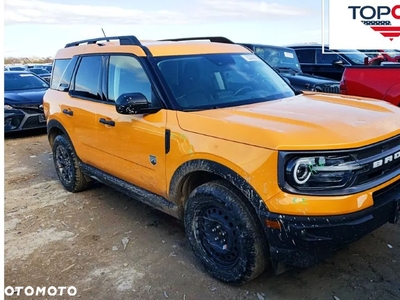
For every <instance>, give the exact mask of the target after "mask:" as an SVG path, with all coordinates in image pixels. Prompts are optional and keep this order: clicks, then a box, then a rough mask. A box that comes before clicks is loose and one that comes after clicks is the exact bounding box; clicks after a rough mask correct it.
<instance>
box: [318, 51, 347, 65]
mask: <svg viewBox="0 0 400 300" xmlns="http://www.w3.org/2000/svg"><path fill="white" fill-rule="evenodd" d="M316 51H317V64H324V65H331V64H332V63H333V62H334V61H337V60H340V59H341V58H340V56H339V55H337V54H336V53H335V52H332V51H329V50H325V51H324V52H325V53H322V50H321V49H317V50H316Z"/></svg>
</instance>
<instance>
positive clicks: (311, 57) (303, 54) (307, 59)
mask: <svg viewBox="0 0 400 300" xmlns="http://www.w3.org/2000/svg"><path fill="white" fill-rule="evenodd" d="M296 54H297V57H298V59H299V62H300V63H301V64H303V63H306V64H307V63H308V64H313V63H315V50H313V49H299V50H297V49H296Z"/></svg>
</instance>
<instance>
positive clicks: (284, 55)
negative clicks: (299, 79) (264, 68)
mask: <svg viewBox="0 0 400 300" xmlns="http://www.w3.org/2000/svg"><path fill="white" fill-rule="evenodd" d="M254 52H255V53H256V54H257V55H258V56H260V57H261V58H262V59H264V60H265V61H266V62H267V63H268V64H269V65H270V66H272V67H274V68H276V69H278V70H279V69H283V70H284V69H291V70H294V71H296V72H301V69H300V63H299V60H298V59H297V55H296V52H295V51H294V50H293V49H285V48H282V49H281V48H274V47H263V46H256V47H255V51H254Z"/></svg>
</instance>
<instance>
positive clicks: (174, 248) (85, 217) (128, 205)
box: [5, 131, 400, 300]
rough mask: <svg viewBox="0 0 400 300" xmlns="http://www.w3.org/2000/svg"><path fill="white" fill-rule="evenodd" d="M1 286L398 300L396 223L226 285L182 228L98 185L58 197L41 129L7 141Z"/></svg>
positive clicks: (125, 294) (122, 294) (112, 294)
mask: <svg viewBox="0 0 400 300" xmlns="http://www.w3.org/2000/svg"><path fill="white" fill-rule="evenodd" d="M128 239H129V243H128V244H127V245H126V247H125V249H124V246H123V244H122V240H124V241H127V240H128ZM5 286H33V287H43V286H47V287H49V286H56V287H57V286H75V287H76V288H77V291H78V294H77V297H80V298H81V299H186V300H191V299H256V300H262V299H307V300H311V299H336V300H338V299H340V300H345V299H379V300H384V299H400V225H390V224H387V225H385V226H383V227H382V228H380V229H378V230H376V231H375V232H373V233H372V234H370V235H368V236H366V237H364V238H363V239H361V240H360V241H358V242H356V243H354V244H352V245H350V246H349V247H348V248H346V249H344V250H342V251H340V252H338V253H337V254H336V255H335V256H334V257H332V258H331V259H329V260H327V261H324V262H321V263H320V264H319V265H318V266H316V267H313V268H310V269H306V270H292V271H289V272H287V273H284V274H282V275H279V276H274V275H273V274H272V273H271V272H268V271H267V272H266V273H265V274H263V275H262V276H261V277H259V278H257V279H256V280H255V281H253V282H251V283H249V284H246V285H244V286H240V287H234V286H230V285H225V284H222V283H220V282H218V281H216V280H214V279H213V278H211V277H210V276H209V275H208V274H207V273H205V271H204V269H203V268H202V266H201V265H200V264H199V263H198V262H197V261H196V259H195V257H194V255H193V253H192V251H191V249H190V247H189V244H188V242H187V241H186V239H185V236H184V229H183V226H182V225H181V224H180V222H178V221H177V220H175V219H173V218H172V217H169V216H167V215H165V214H163V213H161V212H158V211H156V210H154V209H151V208H149V207H147V206H145V205H143V204H141V203H139V202H138V201H135V200H132V199H129V198H127V197H125V196H124V195H122V194H120V193H118V192H117V191H115V190H112V189H111V188H108V187H106V186H102V185H99V186H98V187H95V188H93V189H90V190H88V191H85V192H82V193H78V194H71V193H68V192H66V191H65V190H64V189H63V187H62V186H61V184H60V183H59V181H58V178H57V176H56V173H55V170H54V166H53V161H52V156H51V149H50V146H49V144H48V141H47V136H46V135H45V132H43V131H42V132H34V133H29V134H24V135H13V136H8V137H6V139H5ZM10 298H18V299H24V297H22V296H20V297H16V296H13V297H10ZM34 298H35V299H36V298H45V297H34ZM50 298H54V299H68V298H69V299H70V298H71V297H64V296H62V297H60V296H59V297H50Z"/></svg>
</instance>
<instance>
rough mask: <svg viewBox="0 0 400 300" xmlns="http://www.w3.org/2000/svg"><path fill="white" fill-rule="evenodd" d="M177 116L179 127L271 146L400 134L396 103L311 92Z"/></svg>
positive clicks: (359, 141)
mask: <svg viewBox="0 0 400 300" xmlns="http://www.w3.org/2000/svg"><path fill="white" fill-rule="evenodd" d="M177 117H178V121H179V125H180V126H181V128H182V129H183V130H186V131H190V132H195V133H198V134H203V135H207V136H213V137H216V138H220V139H225V140H230V141H235V142H239V143H243V144H250V145H254V146H258V147H263V148H269V149H276V150H329V149H349V148H358V147H362V146H365V145H370V144H373V143H376V142H379V141H382V140H384V139H388V138H390V137H393V136H395V135H399V134H400V108H398V107H396V106H394V105H392V104H390V103H388V102H385V101H378V100H371V99H360V98H356V97H345V96H339V95H333V94H332V95H328V94H318V93H311V92H306V93H305V94H303V95H299V96H295V97H291V98H286V99H282V100H274V101H268V102H263V103H257V104H251V105H245V106H238V107H230V108H220V109H212V110H204V111H197V112H177ZM199 124H201V125H199Z"/></svg>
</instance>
